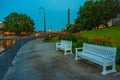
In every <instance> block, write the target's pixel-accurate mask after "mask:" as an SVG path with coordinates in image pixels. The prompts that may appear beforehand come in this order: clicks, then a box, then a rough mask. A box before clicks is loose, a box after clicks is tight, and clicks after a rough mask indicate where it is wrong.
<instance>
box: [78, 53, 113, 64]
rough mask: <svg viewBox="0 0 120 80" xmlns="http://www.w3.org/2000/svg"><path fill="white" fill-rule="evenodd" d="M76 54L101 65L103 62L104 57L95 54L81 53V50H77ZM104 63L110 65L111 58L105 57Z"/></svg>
mask: <svg viewBox="0 0 120 80" xmlns="http://www.w3.org/2000/svg"><path fill="white" fill-rule="evenodd" d="M77 55H78V56H81V57H83V58H86V59H88V60H90V61H92V62H95V63H98V64H99V65H101V66H103V65H104V64H103V62H104V57H100V56H96V55H91V54H89V53H82V52H79V53H78V54H77ZM105 61H106V65H107V66H109V65H111V63H112V60H111V59H106V60H105Z"/></svg>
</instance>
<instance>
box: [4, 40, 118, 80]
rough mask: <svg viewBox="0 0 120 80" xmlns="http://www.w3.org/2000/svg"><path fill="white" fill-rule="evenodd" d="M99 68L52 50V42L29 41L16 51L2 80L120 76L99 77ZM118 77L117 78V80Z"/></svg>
mask: <svg viewBox="0 0 120 80" xmlns="http://www.w3.org/2000/svg"><path fill="white" fill-rule="evenodd" d="M100 72H101V67H100V66H98V65H96V64H94V63H92V62H89V61H86V60H83V59H82V60H78V61H75V60H74V55H63V52H62V51H56V50H55V43H42V40H41V39H37V40H34V41H31V42H28V43H27V44H26V45H24V46H23V47H22V48H21V49H20V50H19V52H18V54H17V56H16V57H15V59H14V61H13V66H11V67H10V69H9V70H8V72H7V74H6V76H5V78H4V80H119V79H120V75H116V73H112V74H109V75H106V76H102V75H101V73H100ZM118 78H119V79H118Z"/></svg>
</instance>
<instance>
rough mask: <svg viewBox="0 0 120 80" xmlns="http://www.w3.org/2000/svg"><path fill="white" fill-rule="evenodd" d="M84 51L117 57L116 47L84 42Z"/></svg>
mask: <svg viewBox="0 0 120 80" xmlns="http://www.w3.org/2000/svg"><path fill="white" fill-rule="evenodd" d="M83 51H84V52H87V53H90V54H94V55H99V56H104V57H105V56H106V57H111V58H114V59H115V58H116V48H112V47H106V46H99V45H93V44H87V43H84V44H83Z"/></svg>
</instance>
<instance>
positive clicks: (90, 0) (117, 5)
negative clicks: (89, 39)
mask: <svg viewBox="0 0 120 80" xmlns="http://www.w3.org/2000/svg"><path fill="white" fill-rule="evenodd" d="M118 9H119V10H118ZM118 13H120V1H119V0H87V1H86V2H85V4H84V5H83V6H82V7H80V9H79V12H78V18H77V19H78V20H79V21H80V26H81V29H83V30H91V29H93V28H95V27H98V26H99V25H100V24H105V25H107V22H108V21H109V20H110V19H113V18H115V17H116V16H117V14H118Z"/></svg>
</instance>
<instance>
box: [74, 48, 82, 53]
mask: <svg viewBox="0 0 120 80" xmlns="http://www.w3.org/2000/svg"><path fill="white" fill-rule="evenodd" d="M82 49H83V48H75V52H76V53H77V52H78V51H79V50H82Z"/></svg>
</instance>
